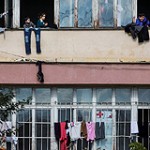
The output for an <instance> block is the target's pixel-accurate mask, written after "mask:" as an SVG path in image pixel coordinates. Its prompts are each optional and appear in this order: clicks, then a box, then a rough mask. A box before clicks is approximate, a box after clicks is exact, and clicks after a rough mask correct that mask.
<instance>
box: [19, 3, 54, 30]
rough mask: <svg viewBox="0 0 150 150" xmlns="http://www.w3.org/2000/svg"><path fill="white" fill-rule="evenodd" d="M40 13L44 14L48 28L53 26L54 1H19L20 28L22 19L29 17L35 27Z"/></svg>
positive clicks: (22, 22)
mask: <svg viewBox="0 0 150 150" xmlns="http://www.w3.org/2000/svg"><path fill="white" fill-rule="evenodd" d="M40 13H46V20H45V22H48V26H49V27H51V26H52V25H53V24H54V0H44V1H43V0H36V1H32V0H21V1H20V26H21V27H23V24H24V18H26V17H30V18H31V21H32V22H33V23H34V24H35V25H36V23H37V20H38V16H39V14H40Z"/></svg>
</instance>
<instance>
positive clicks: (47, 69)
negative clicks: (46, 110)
mask: <svg viewBox="0 0 150 150" xmlns="http://www.w3.org/2000/svg"><path fill="white" fill-rule="evenodd" d="M42 69H43V73H44V77H45V78H44V79H45V82H44V84H47V85H48V84H63V85H66V84H85V85H86V84H95V85H105V84H107V85H112V84H113V85H116V84H119V85H121V84H126V85H133V84H140V85H144V84H145V85H149V84H150V65H148V64H43V66H42ZM37 71H38V68H37V66H36V65H35V64H34V63H26V64H25V63H18V64H17V63H16V64H13V63H1V64H0V84H41V83H40V82H38V81H37V78H36V73H37Z"/></svg>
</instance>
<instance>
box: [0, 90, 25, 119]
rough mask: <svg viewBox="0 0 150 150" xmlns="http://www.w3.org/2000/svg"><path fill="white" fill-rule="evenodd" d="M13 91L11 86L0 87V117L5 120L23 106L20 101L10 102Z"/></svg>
mask: <svg viewBox="0 0 150 150" xmlns="http://www.w3.org/2000/svg"><path fill="white" fill-rule="evenodd" d="M14 96H15V95H14V93H13V90H12V89H11V88H7V89H6V88H0V119H1V120H3V121H6V120H7V118H8V116H9V115H10V114H13V113H16V112H17V111H18V110H19V109H21V108H22V107H23V105H22V104H21V103H20V102H16V103H14V102H12V99H13V98H14Z"/></svg>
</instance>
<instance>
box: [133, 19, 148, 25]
mask: <svg viewBox="0 0 150 150" xmlns="http://www.w3.org/2000/svg"><path fill="white" fill-rule="evenodd" d="M136 25H137V26H149V25H150V22H149V20H148V19H147V18H146V17H145V18H144V20H143V21H141V20H140V19H139V18H137V19H136Z"/></svg>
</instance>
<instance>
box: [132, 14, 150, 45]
mask: <svg viewBox="0 0 150 150" xmlns="http://www.w3.org/2000/svg"><path fill="white" fill-rule="evenodd" d="M135 24H136V27H135V29H136V31H137V35H138V41H139V43H141V42H144V41H149V32H148V26H149V25H150V22H149V20H148V19H147V18H146V17H145V14H144V13H141V14H139V16H138V18H137V19H136V22H135Z"/></svg>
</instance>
